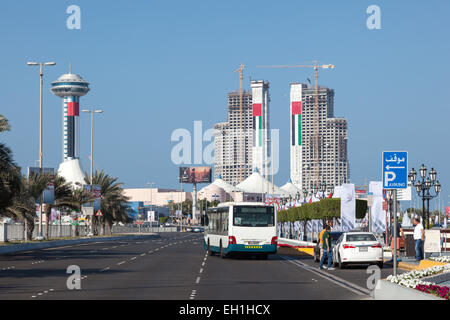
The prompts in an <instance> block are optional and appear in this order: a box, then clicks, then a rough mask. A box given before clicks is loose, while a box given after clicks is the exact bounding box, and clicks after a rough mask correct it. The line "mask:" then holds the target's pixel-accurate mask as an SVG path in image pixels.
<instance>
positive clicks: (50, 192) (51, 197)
mask: <svg viewBox="0 0 450 320" xmlns="http://www.w3.org/2000/svg"><path fill="white" fill-rule="evenodd" d="M40 172H41V169H40V168H38V167H28V177H30V174H31V173H34V174H36V175H39V173H40ZM42 172H43V173H44V174H49V175H50V176H51V181H50V182H49V184H48V186H47V188H46V189H45V190H44V192H43V195H44V197H43V201H42V203H46V204H53V202H54V201H55V184H54V178H55V171H54V169H53V168H42ZM40 198H41V197H40V196H39V197H38V198H37V199H36V203H40Z"/></svg>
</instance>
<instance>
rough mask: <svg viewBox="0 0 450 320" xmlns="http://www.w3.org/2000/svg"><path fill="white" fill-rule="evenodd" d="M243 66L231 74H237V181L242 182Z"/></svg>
mask: <svg viewBox="0 0 450 320" xmlns="http://www.w3.org/2000/svg"><path fill="white" fill-rule="evenodd" d="M244 67H245V66H244V65H243V64H242V63H241V65H240V66H239V68H238V69H236V70H234V71H233V73H236V72H239V128H240V132H239V151H240V155H239V180H240V181H242V180H243V179H242V159H243V151H244V150H243V143H242V140H243V139H242V127H243V125H242V116H243V113H244V110H243V108H242V80H243V79H244Z"/></svg>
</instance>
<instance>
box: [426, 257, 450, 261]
mask: <svg viewBox="0 0 450 320" xmlns="http://www.w3.org/2000/svg"><path fill="white" fill-rule="evenodd" d="M429 259H430V260H433V261H436V262H450V256H441V257H430V258H429Z"/></svg>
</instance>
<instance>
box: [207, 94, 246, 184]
mask: <svg viewBox="0 0 450 320" xmlns="http://www.w3.org/2000/svg"><path fill="white" fill-rule="evenodd" d="M252 125H253V119H252V93H251V92H249V91H243V93H242V126H241V115H240V94H239V91H233V92H230V93H228V117H227V121H226V122H222V123H217V124H215V125H214V129H215V130H214V178H217V177H218V176H222V179H223V180H224V181H226V182H228V183H230V184H231V185H236V184H238V183H239V182H241V181H242V180H245V179H246V178H247V177H248V176H249V175H250V174H251V173H252V146H253V130H252ZM241 134H242V140H241ZM241 141H242V142H241ZM241 145H242V148H241Z"/></svg>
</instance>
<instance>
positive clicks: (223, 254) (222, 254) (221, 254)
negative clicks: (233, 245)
mask: <svg viewBox="0 0 450 320" xmlns="http://www.w3.org/2000/svg"><path fill="white" fill-rule="evenodd" d="M220 257H221V258H222V259H225V253H223V249H222V242H221V243H220Z"/></svg>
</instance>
